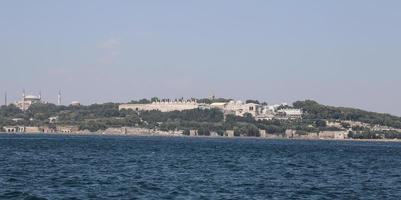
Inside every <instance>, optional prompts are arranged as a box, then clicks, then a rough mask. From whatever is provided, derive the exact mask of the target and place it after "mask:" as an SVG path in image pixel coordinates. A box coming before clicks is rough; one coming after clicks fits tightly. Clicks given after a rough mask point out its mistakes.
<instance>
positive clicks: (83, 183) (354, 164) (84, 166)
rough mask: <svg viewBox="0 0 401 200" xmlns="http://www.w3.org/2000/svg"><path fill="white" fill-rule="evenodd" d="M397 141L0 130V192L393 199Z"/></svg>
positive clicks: (21, 195)
mask: <svg viewBox="0 0 401 200" xmlns="http://www.w3.org/2000/svg"><path fill="white" fill-rule="evenodd" d="M400 198H401V143H395V142H394V143H393V142H350V141H301V140H262V139H216V138H185V137H182V138H181V137H117V136H65V135H64V136H63V135H7V134H0V199H400Z"/></svg>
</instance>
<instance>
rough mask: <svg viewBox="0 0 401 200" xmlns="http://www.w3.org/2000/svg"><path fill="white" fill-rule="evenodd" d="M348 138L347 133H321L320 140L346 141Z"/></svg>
mask: <svg viewBox="0 0 401 200" xmlns="http://www.w3.org/2000/svg"><path fill="white" fill-rule="evenodd" d="M347 137H348V132H347V131H321V132H319V138H320V139H339V140H340V139H345V138H347Z"/></svg>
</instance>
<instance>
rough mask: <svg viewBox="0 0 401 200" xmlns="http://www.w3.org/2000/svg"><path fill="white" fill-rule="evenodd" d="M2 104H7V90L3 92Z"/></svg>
mask: <svg viewBox="0 0 401 200" xmlns="http://www.w3.org/2000/svg"><path fill="white" fill-rule="evenodd" d="M4 105H5V106H7V92H5V93H4Z"/></svg>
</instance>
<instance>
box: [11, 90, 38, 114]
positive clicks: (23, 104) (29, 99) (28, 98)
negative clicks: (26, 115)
mask: <svg viewBox="0 0 401 200" xmlns="http://www.w3.org/2000/svg"><path fill="white" fill-rule="evenodd" d="M35 103H43V102H42V95H41V94H40V93H39V95H37V96H36V95H25V91H24V92H23V93H22V99H21V101H17V102H16V103H15V105H16V106H17V107H18V108H19V109H21V110H23V111H25V110H27V109H28V108H29V107H30V106H31V105H32V104H35Z"/></svg>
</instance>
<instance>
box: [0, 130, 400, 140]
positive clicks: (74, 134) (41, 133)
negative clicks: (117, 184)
mask: <svg viewBox="0 0 401 200" xmlns="http://www.w3.org/2000/svg"><path fill="white" fill-rule="evenodd" d="M0 135H35V136H36V135H56V136H122V137H177V138H206V139H208V138H210V139H257V140H293V141H344V142H401V140H400V139H350V138H347V139H328V138H283V137H226V136H187V135H173V134H171V135H167V134H146V133H143V134H140V133H137V134H122V133H97V132H90V133H87V132H84V133H79V132H77V133H43V132H18V133H9V132H0Z"/></svg>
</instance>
